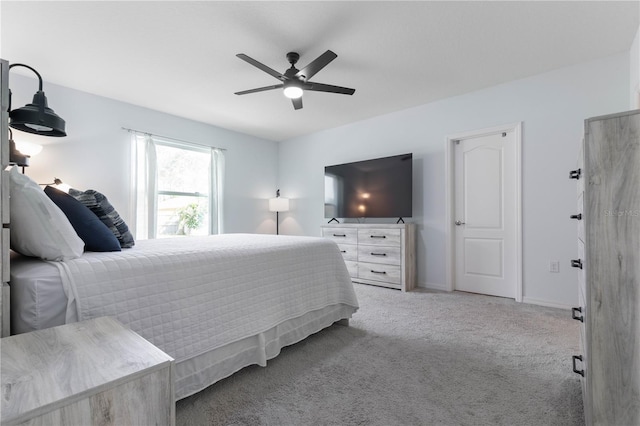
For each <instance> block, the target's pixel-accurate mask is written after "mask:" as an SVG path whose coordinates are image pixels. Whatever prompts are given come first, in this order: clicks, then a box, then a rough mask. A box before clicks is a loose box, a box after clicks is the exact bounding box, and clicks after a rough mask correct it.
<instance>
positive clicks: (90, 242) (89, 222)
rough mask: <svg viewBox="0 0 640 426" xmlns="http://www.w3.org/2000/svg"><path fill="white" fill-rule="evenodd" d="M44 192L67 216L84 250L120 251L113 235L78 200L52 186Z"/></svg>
mask: <svg viewBox="0 0 640 426" xmlns="http://www.w3.org/2000/svg"><path fill="white" fill-rule="evenodd" d="M44 192H45V194H47V196H48V197H49V198H51V201H53V202H54V203H55V205H56V206H58V207H59V208H60V210H62V212H63V213H64V214H65V216H67V219H69V222H71V226H73V229H75V231H76V233H77V234H78V236H79V237H80V238H81V239H82V241H84V249H85V251H121V248H120V243H119V242H118V239H117V238H116V237H115V235H113V234H112V233H111V231H110V230H109V228H107V226H106V225H105V224H104V223H102V221H101V220H100V219H99V218H98V216H96V215H95V214H94V213H93V212H92V211H91V210H89V208H87V207H86V206H85V205H83V204H82V203H81V202H80V201H78V200H76V199H75V198H73V197H72V196H71V195H69V194H67V193H65V192H62V191H60V190H58V189H56V188H54V187H52V186H47V187H46V188H45V189H44Z"/></svg>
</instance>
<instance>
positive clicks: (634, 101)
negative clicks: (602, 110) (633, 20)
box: [629, 26, 640, 109]
mask: <svg viewBox="0 0 640 426" xmlns="http://www.w3.org/2000/svg"><path fill="white" fill-rule="evenodd" d="M629 64H630V67H629V74H630V76H629V92H630V99H629V108H631V109H638V108H640V26H638V32H636V36H635V38H634V39H633V43H632V44H631V50H630V52H629Z"/></svg>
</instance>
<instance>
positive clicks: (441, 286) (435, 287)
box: [418, 283, 449, 291]
mask: <svg viewBox="0 0 640 426" xmlns="http://www.w3.org/2000/svg"><path fill="white" fill-rule="evenodd" d="M418 288H424V289H426V290H438V291H449V289H448V288H447V286H446V285H444V284H440V283H418Z"/></svg>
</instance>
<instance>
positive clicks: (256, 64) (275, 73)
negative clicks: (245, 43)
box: [236, 53, 288, 81]
mask: <svg viewBox="0 0 640 426" xmlns="http://www.w3.org/2000/svg"><path fill="white" fill-rule="evenodd" d="M236 56H237V57H238V58H240V59H242V60H243V61H246V62H248V63H250V64H251V65H253V66H254V67H256V68H260V69H261V70H262V71H264V72H266V73H267V74H270V75H272V76H274V77H275V78H277V79H278V80H280V81H285V80H288V78H287V77H285V76H284V75H282V74H280V73H279V72H278V71H276V70H274V69H271V68H269V67H268V66H266V65H265V64H262V63H260V62H258V61H256V60H255V59H253V58H251V57H249V56H247V55H245V54H244V53H238V54H237V55H236Z"/></svg>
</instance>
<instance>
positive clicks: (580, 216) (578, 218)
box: [569, 213, 582, 220]
mask: <svg viewBox="0 0 640 426" xmlns="http://www.w3.org/2000/svg"><path fill="white" fill-rule="evenodd" d="M569 219H577V220H582V213H578V214H572V215H571V216H569Z"/></svg>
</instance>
